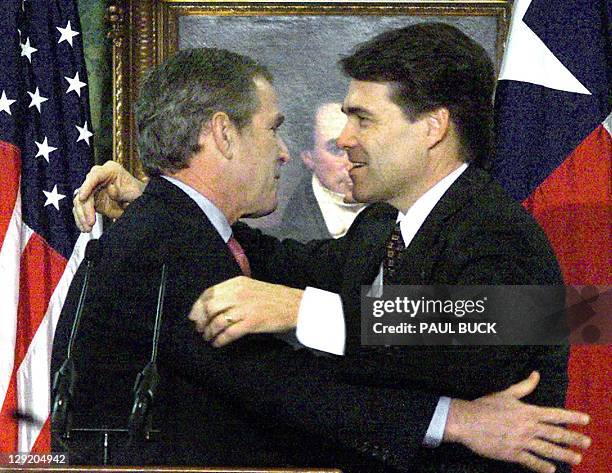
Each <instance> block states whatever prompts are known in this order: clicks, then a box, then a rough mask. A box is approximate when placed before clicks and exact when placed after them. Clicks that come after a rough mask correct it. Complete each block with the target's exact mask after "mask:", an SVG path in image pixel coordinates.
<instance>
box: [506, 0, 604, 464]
mask: <svg viewBox="0 0 612 473" xmlns="http://www.w3.org/2000/svg"><path fill="white" fill-rule="evenodd" d="M611 5H612V4H610V2H609V0H555V1H550V0H516V1H515V2H514V12H513V17H512V25H511V28H510V36H509V42H508V45H507V47H506V54H505V57H504V62H503V65H502V69H501V72H500V78H499V79H500V80H499V83H498V87H497V91H496V98H495V105H496V124H497V128H498V130H497V157H496V159H495V162H494V174H495V176H496V177H497V179H498V180H499V181H500V182H501V183H502V185H504V187H505V188H506V189H507V190H508V191H509V192H510V193H511V194H512V195H513V196H514V197H515V198H516V199H517V200H520V201H521V202H522V203H523V205H524V206H525V207H526V208H527V209H528V210H529V211H530V212H531V213H532V214H533V215H534V217H535V218H536V219H537V220H538V222H539V223H540V224H541V225H542V227H543V228H544V231H545V232H546V234H547V236H548V238H549V240H550V242H551V244H552V246H553V248H554V249H555V253H556V254H557V257H558V258H559V262H560V264H561V268H562V270H563V275H564V279H565V282H566V284H573V285H612V273H611V272H610V255H611V254H612V244H611V243H612V232H611V226H612V138H611V136H610V133H611V127H612V114H611V111H612V110H611V105H610V104H611V102H610V97H612V94H611V84H612V82H611V80H612V70H611V66H612V65H611V60H612V59H611V58H612V55H611V53H612V51H611V49H610V48H611V46H610V25H611V19H612V11H611V10H612V6H611ZM611 366H612V346H610V345H599V346H574V347H572V351H571V355H570V364H569V376H570V385H569V389H568V399H567V406H568V407H570V408H574V409H579V410H583V411H586V412H588V413H589V414H590V415H591V417H592V419H593V420H592V423H591V425H590V426H589V427H588V428H587V429H586V433H588V434H589V435H590V436H591V437H592V439H593V446H592V447H591V449H590V450H589V451H588V453H587V454H586V455H585V457H584V461H583V463H582V464H581V465H580V466H577V467H575V468H574V472H575V473H577V472H584V473H587V472H589V473H591V472H603V471H609V468H610V467H609V465H608V463H609V455H610V451H611V450H612V443H611V439H612V437H611V436H610V430H611V429H612V416H611V414H610V406H611V405H612V385H611V384H610V383H611V380H612V373H611V371H610V369H611Z"/></svg>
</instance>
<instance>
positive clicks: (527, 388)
mask: <svg viewBox="0 0 612 473" xmlns="http://www.w3.org/2000/svg"><path fill="white" fill-rule="evenodd" d="M539 382H540V373H538V372H537V371H532V372H531V374H530V375H529V377H528V378H526V379H524V380H523V381H521V382H519V383H516V384H513V385H512V386H510V387H509V388H508V389H506V390H505V391H503V392H504V393H505V394H508V395H510V396H512V397H514V398H516V399H521V398H523V397H525V396H527V395H528V394H531V393H532V392H533V391H534V389H535V388H536V386H537V385H538V383H539Z"/></svg>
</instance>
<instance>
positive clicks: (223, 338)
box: [212, 320, 249, 348]
mask: <svg viewBox="0 0 612 473" xmlns="http://www.w3.org/2000/svg"><path fill="white" fill-rule="evenodd" d="M246 327H247V324H246V323H245V321H244V320H240V321H238V322H236V323H234V324H232V325H230V326H229V327H227V328H226V329H225V330H223V331H222V332H221V333H220V334H218V335H217V337H216V338H215V339H214V340H213V342H212V346H213V347H215V348H221V347H223V346H225V345H227V344H229V343H232V342H234V341H236V340H238V339H239V338H241V337H243V336H245V335H247V334H248V333H249V330H248V329H247V328H246Z"/></svg>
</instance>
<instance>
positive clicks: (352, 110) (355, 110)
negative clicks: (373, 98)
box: [341, 105, 372, 116]
mask: <svg viewBox="0 0 612 473" xmlns="http://www.w3.org/2000/svg"><path fill="white" fill-rule="evenodd" d="M341 110H342V113H344V114H345V115H368V116H372V113H371V112H370V111H369V110H366V109H365V108H363V107H345V106H344V105H343V106H342V109H341Z"/></svg>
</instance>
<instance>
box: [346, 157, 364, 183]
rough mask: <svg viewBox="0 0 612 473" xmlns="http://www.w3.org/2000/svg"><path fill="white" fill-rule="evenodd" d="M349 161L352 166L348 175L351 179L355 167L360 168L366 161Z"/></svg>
mask: <svg viewBox="0 0 612 473" xmlns="http://www.w3.org/2000/svg"><path fill="white" fill-rule="evenodd" d="M351 163H352V165H353V166H352V167H351V169H350V170H349V177H350V178H351V181H352V179H353V173H354V172H355V170H356V169H361V168H362V167H365V166H366V163H356V162H353V161H351Z"/></svg>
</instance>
